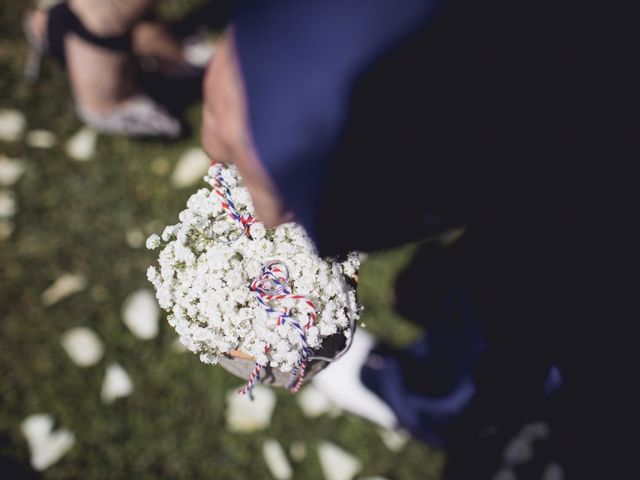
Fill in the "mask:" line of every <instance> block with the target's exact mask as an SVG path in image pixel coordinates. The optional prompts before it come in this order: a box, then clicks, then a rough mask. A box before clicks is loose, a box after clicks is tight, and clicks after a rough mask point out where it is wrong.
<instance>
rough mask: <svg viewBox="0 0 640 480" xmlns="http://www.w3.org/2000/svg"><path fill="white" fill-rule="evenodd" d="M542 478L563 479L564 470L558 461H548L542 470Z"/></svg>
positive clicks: (547, 479)
mask: <svg viewBox="0 0 640 480" xmlns="http://www.w3.org/2000/svg"><path fill="white" fill-rule="evenodd" d="M542 480H564V470H563V469H562V466H561V465H560V464H558V463H550V464H549V465H547V467H546V468H545V469H544V471H543V472H542Z"/></svg>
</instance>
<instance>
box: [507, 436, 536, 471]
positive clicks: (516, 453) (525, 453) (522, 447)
mask: <svg viewBox="0 0 640 480" xmlns="http://www.w3.org/2000/svg"><path fill="white" fill-rule="evenodd" d="M502 457H503V458H504V461H505V463H507V464H508V465H519V464H522V463H527V462H528V461H530V460H531V459H532V458H533V447H532V445H531V443H530V442H528V441H527V440H525V439H524V438H521V437H515V438H513V439H511V440H510V441H509V443H507V445H506V446H505V447H504V451H503V452H502Z"/></svg>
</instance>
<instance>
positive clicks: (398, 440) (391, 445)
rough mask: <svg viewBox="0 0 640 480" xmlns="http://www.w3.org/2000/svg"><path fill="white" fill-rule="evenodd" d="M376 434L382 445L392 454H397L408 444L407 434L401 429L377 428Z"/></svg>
mask: <svg viewBox="0 0 640 480" xmlns="http://www.w3.org/2000/svg"><path fill="white" fill-rule="evenodd" d="M378 433H379V434H380V438H382V443H384V444H385V445H386V447H387V448H388V449H389V450H391V451H392V452H398V451H400V450H402V449H403V448H404V446H405V445H406V444H407V443H408V442H409V434H408V433H407V432H406V431H405V430H401V429H396V430H393V429H387V428H379V429H378Z"/></svg>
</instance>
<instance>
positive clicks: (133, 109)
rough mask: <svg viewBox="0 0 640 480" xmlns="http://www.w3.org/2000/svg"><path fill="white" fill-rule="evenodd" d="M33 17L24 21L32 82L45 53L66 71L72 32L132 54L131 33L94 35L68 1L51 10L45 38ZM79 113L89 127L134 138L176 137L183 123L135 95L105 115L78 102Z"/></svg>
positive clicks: (27, 72)
mask: <svg viewBox="0 0 640 480" xmlns="http://www.w3.org/2000/svg"><path fill="white" fill-rule="evenodd" d="M31 14H33V12H30V13H27V15H25V18H24V21H23V30H24V33H25V36H26V38H27V41H28V42H29V44H30V46H31V49H30V52H29V57H28V59H27V63H26V66H25V75H26V78H27V80H28V81H30V82H34V81H36V80H37V79H38V77H39V74H40V64H41V62H42V57H43V56H44V54H46V53H51V55H52V56H53V57H54V58H55V59H56V60H58V61H59V62H60V63H61V65H62V66H63V67H65V68H66V52H65V45H64V38H65V35H66V34H67V33H69V32H72V33H74V34H75V35H77V36H78V37H80V38H81V39H82V40H84V41H86V42H87V43H90V44H91V45H95V46H98V47H102V48H106V49H109V50H113V51H117V52H122V53H126V54H128V55H132V51H131V43H132V42H131V32H127V33H125V34H123V35H118V36H108V37H100V36H97V35H94V34H93V33H91V32H90V31H89V30H87V29H86V27H85V26H84V25H83V24H82V22H81V21H80V19H79V18H78V17H77V16H76V15H75V13H73V11H72V10H71V9H70V8H69V5H68V4H67V2H62V3H59V4H57V5H55V6H53V7H51V8H50V9H49V10H48V19H47V31H46V35H45V36H44V38H40V37H39V36H38V35H37V34H36V33H35V32H34V31H33V29H32V28H31V25H30V19H31ZM76 112H77V113H78V116H79V117H80V118H81V119H82V120H83V121H84V122H85V123H86V124H87V125H89V126H90V127H93V128H95V129H96V130H97V131H99V132H102V133H109V134H123V135H127V136H132V137H150V136H164V137H177V136H178V135H180V132H181V125H180V122H179V121H178V120H177V119H175V118H174V117H173V116H172V115H171V114H169V112H168V111H167V110H166V109H165V108H164V107H162V106H161V105H159V104H158V103H156V102H155V101H154V100H152V99H151V98H150V97H149V96H147V95H144V94H137V95H134V96H132V97H130V98H128V99H126V100H125V101H124V102H122V103H121V104H118V105H117V106H115V107H114V108H113V109H111V110H110V111H109V112H108V113H104V114H96V113H93V112H91V111H90V110H88V109H86V108H84V107H82V105H80V104H79V103H78V102H77V101H76Z"/></svg>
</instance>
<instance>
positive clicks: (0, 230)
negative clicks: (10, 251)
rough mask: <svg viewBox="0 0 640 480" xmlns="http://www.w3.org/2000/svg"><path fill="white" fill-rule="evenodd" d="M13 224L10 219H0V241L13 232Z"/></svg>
mask: <svg viewBox="0 0 640 480" xmlns="http://www.w3.org/2000/svg"><path fill="white" fill-rule="evenodd" d="M13 229H14V225H13V222H11V221H10V220H3V219H0V241H1V240H6V239H7V238H9V237H10V236H11V234H12V233H13Z"/></svg>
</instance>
